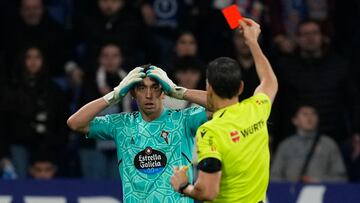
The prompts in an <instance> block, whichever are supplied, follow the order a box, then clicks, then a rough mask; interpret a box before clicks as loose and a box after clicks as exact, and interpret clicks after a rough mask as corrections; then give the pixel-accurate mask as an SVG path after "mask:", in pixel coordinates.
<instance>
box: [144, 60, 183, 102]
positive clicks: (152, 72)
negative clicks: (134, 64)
mask: <svg viewBox="0 0 360 203" xmlns="http://www.w3.org/2000/svg"><path fill="white" fill-rule="evenodd" d="M146 75H147V76H149V77H150V78H153V79H155V80H157V81H158V82H159V83H160V85H161V86H162V88H163V90H164V92H165V94H167V95H168V96H170V97H174V98H176V99H184V94H185V92H186V91H187V89H186V88H184V87H179V86H177V85H176V84H175V83H173V81H171V80H170V79H169V77H168V76H167V74H166V72H165V71H163V70H162V69H161V68H158V67H156V66H150V69H149V70H147V71H146Z"/></svg>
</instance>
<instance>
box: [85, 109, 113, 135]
mask: <svg viewBox="0 0 360 203" xmlns="http://www.w3.org/2000/svg"><path fill="white" fill-rule="evenodd" d="M86 137H87V138H94V139H99V140H112V139H114V137H115V126H114V123H113V118H112V115H106V116H99V117H95V118H94V119H93V120H92V121H90V128H89V132H88V134H87V135H86Z"/></svg>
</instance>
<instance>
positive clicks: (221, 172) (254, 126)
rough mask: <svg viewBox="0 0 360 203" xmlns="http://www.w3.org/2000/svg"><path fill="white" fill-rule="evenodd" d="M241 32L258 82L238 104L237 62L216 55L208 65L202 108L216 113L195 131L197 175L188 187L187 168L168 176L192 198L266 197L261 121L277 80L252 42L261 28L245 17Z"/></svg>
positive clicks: (254, 201) (253, 200) (251, 200)
mask: <svg viewBox="0 0 360 203" xmlns="http://www.w3.org/2000/svg"><path fill="white" fill-rule="evenodd" d="M240 32H241V33H242V34H243V37H244V39H245V42H246V44H247V46H248V47H249V48H250V50H251V53H252V56H253V57H254V61H255V65H256V71H257V74H258V77H259V79H260V85H259V86H258V87H257V88H256V90H255V92H254V95H253V96H252V97H250V98H248V99H246V100H244V101H242V102H240V103H239V101H238V96H239V95H240V94H241V93H242V91H243V88H244V84H243V82H242V81H241V71H240V67H239V65H238V63H237V62H236V61H235V60H233V59H230V58H225V57H221V58H218V59H215V60H214V61H212V62H211V63H210V64H209V65H208V69H207V98H208V100H207V103H208V105H207V106H208V108H210V109H211V110H212V111H214V112H215V113H214V115H213V119H212V120H211V121H208V122H206V123H205V124H203V125H202V126H200V128H199V129H198V130H197V134H196V139H197V147H198V157H199V165H198V169H199V174H198V179H197V181H196V182H195V184H194V185H191V184H190V183H189V180H188V178H187V175H186V170H187V167H183V168H178V167H175V168H174V175H173V177H172V178H171V180H170V183H171V185H172V186H173V188H174V190H175V191H178V192H180V193H182V194H184V195H186V196H190V197H192V198H194V199H198V200H203V201H210V202H222V203H226V202H231V203H234V202H239V203H240V202H241V203H242V202H244V203H258V202H263V201H264V199H265V193H266V189H267V186H268V182H269V163H270V155H269V147H268V141H269V139H268V138H269V136H268V131H267V124H266V123H267V119H268V117H269V115H270V110H271V103H272V102H273V100H274V98H275V95H276V92H277V88H278V84H277V79H276V76H275V74H274V72H273V70H272V68H271V65H270V64H269V62H268V60H267V58H266V57H265V56H264V54H263V53H262V51H261V48H260V46H259V44H258V42H257V40H258V36H259V34H260V26H259V25H258V24H257V23H256V22H254V21H253V20H251V19H247V18H245V19H244V20H243V21H241V22H240Z"/></svg>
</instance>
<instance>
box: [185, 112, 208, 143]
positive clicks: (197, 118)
mask: <svg viewBox="0 0 360 203" xmlns="http://www.w3.org/2000/svg"><path fill="white" fill-rule="evenodd" d="M184 111H185V112H184V114H185V115H186V121H185V122H186V128H187V130H188V133H189V134H190V135H192V136H195V135H196V131H197V129H198V128H199V126H200V125H202V124H203V123H205V122H206V121H207V117H206V110H205V108H203V107H200V106H195V107H190V108H187V109H185V110H184Z"/></svg>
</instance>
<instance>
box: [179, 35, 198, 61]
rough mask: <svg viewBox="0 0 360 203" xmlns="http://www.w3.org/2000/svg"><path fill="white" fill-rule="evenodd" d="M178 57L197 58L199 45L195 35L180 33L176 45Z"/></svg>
mask: <svg viewBox="0 0 360 203" xmlns="http://www.w3.org/2000/svg"><path fill="white" fill-rule="evenodd" d="M175 54H176V57H183V56H196V55H197V54H198V44H197V40H196V38H195V35H194V34H193V33H192V32H190V31H184V32H180V34H179V36H178V38H177V40H176V45H175Z"/></svg>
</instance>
